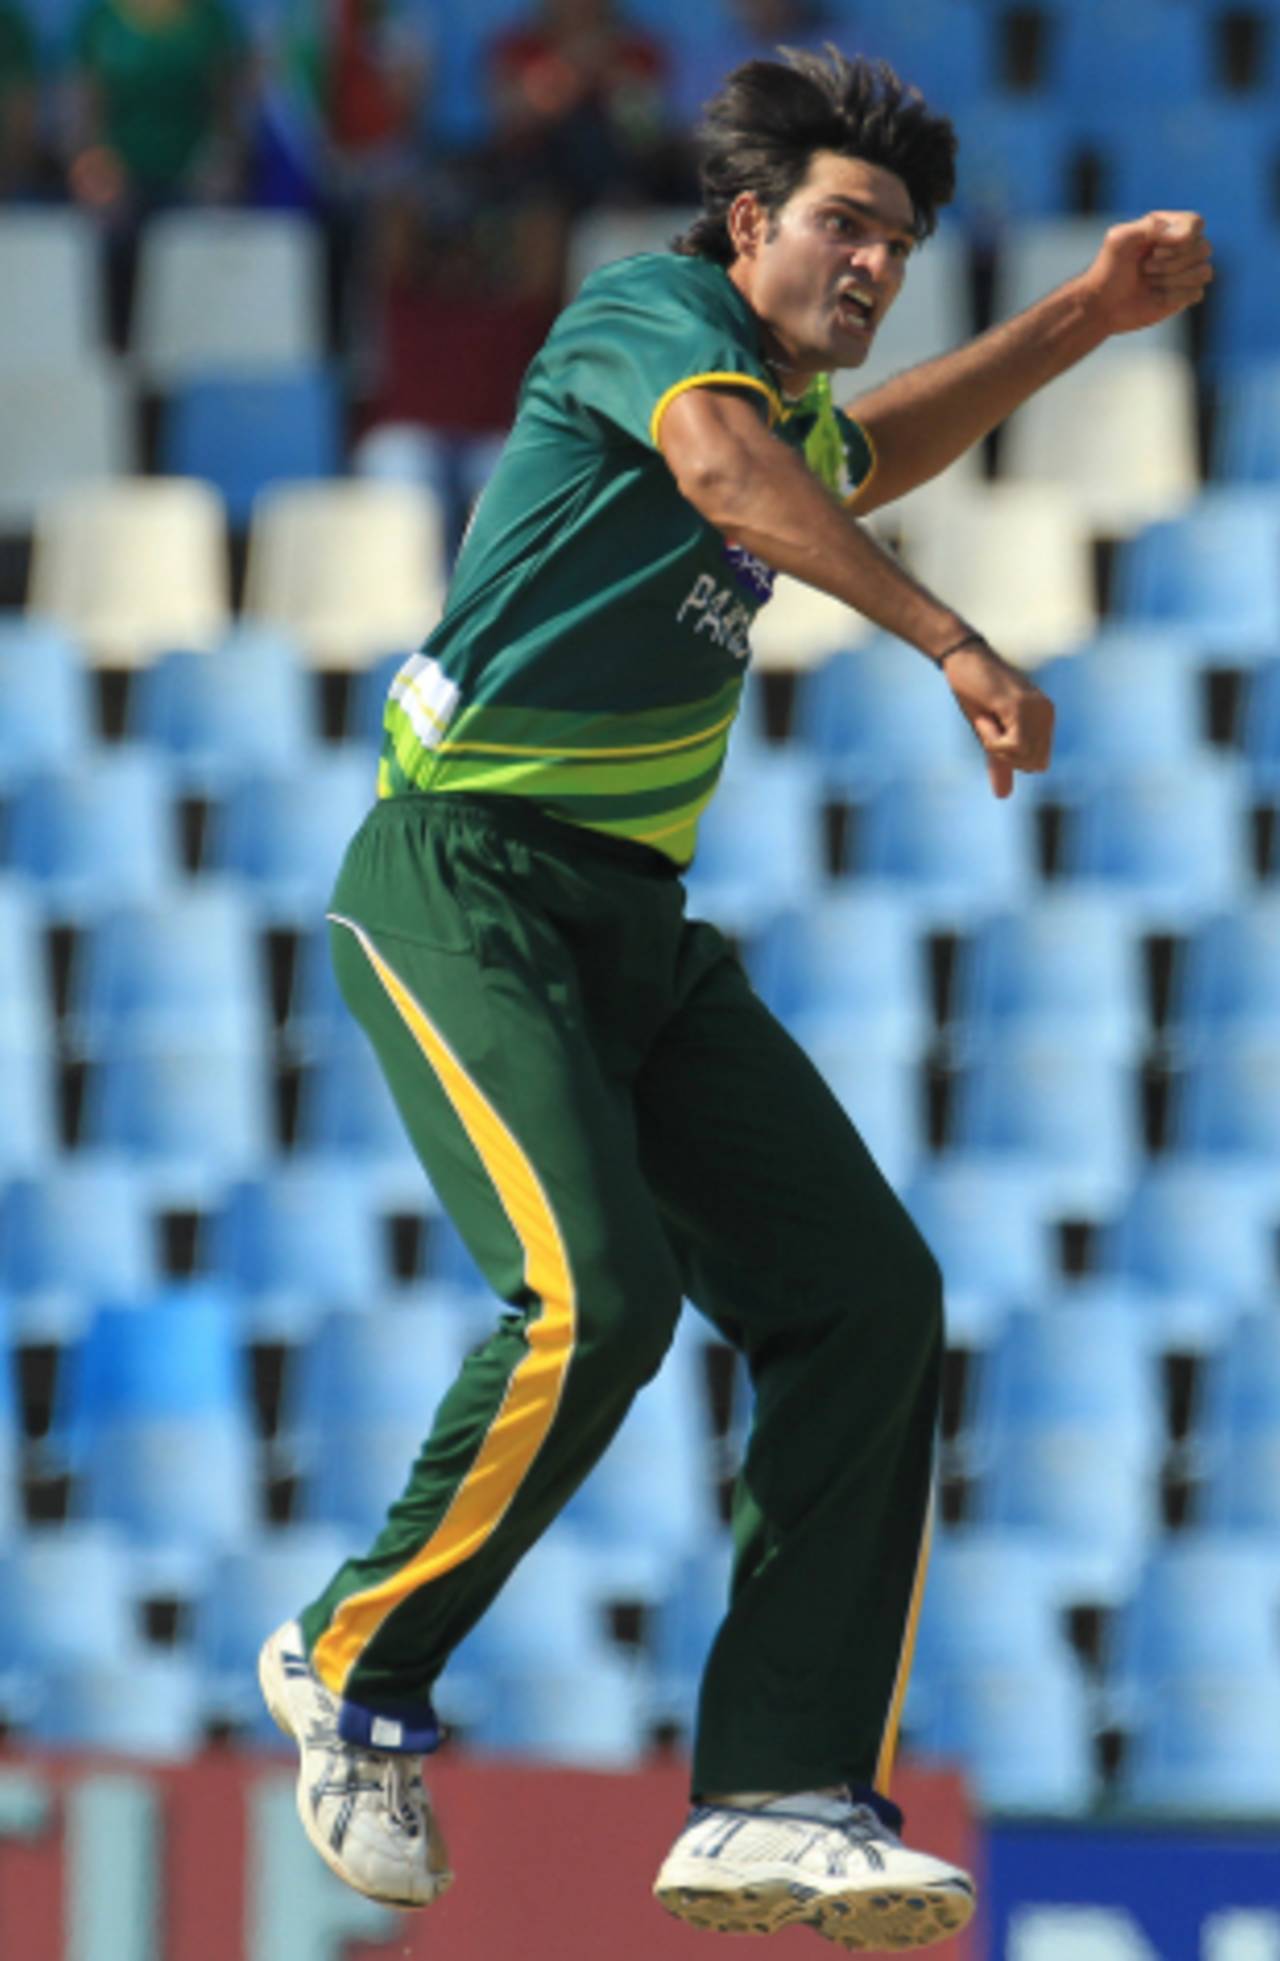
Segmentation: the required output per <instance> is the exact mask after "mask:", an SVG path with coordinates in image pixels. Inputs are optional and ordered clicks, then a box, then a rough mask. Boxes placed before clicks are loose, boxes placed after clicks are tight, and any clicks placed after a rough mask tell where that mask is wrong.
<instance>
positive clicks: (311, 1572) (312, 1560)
mask: <svg viewBox="0 0 1280 1961" xmlns="http://www.w3.org/2000/svg"><path fill="white" fill-rule="evenodd" d="M350 1550H351V1548H350V1545H349V1544H348V1543H347V1541H346V1540H345V1538H344V1536H343V1535H342V1533H340V1532H337V1531H334V1530H332V1529H330V1528H329V1527H326V1526H321V1525H291V1526H287V1527H277V1528H275V1529H273V1530H269V1531H266V1532H263V1533H262V1534H260V1535H259V1536H258V1537H256V1538H254V1539H252V1540H250V1541H249V1542H248V1544H246V1545H244V1546H242V1547H239V1548H238V1549H237V1550H236V1551H234V1552H227V1553H222V1554H220V1555H218V1556H217V1558H216V1559H215V1560H214V1561H213V1562H212V1563H211V1565H210V1568H209V1571H208V1574H207V1578H206V1584H205V1585H204V1587H203V1588H202V1589H201V1591H200V1593H199V1595H198V1597H197V1598H196V1600H195V1602H194V1610H195V1611H194V1655H195V1659H196V1660H197V1662H198V1663H199V1665H200V1669H201V1674H202V1677H203V1682H204V1694H205V1702H206V1707H207V1708H208V1710H209V1711H210V1713H211V1714H213V1715H214V1716H216V1717H218V1718H220V1719H221V1720H222V1721H224V1722H229V1723H232V1724H234V1725H235V1727H236V1729H237V1730H242V1731H244V1732H246V1733H247V1735H248V1737H249V1739H250V1740H251V1741H253V1742H255V1743H263V1744H271V1745H273V1746H274V1747H275V1748H276V1749H283V1748H284V1747H285V1741H284V1738H283V1737H282V1736H281V1734H280V1731H279V1730H278V1729H277V1728H276V1726H275V1724H274V1723H273V1722H272V1720H271V1717H270V1716H269V1715H268V1714H267V1711H266V1708H265V1706H264V1704H263V1701H262V1696H261V1692H260V1691H259V1688H258V1672H257V1662H258V1650H259V1649H260V1648H261V1646H262V1644H263V1642H264V1641H265V1640H266V1638H267V1636H268V1635H269V1634H271V1633H272V1632H273V1631H274V1630H275V1629H276V1628H277V1627H279V1626H280V1625H281V1624H282V1622H284V1621H289V1620H294V1619H296V1618H297V1615H298V1614H299V1613H300V1612H301V1610H302V1609H303V1608H304V1607H305V1606H306V1605H307V1604H308V1603H309V1602H310V1601H312V1600H314V1599H315V1597H316V1596H317V1594H319V1593H320V1592H321V1591H322V1589H323V1588H324V1587H325V1586H327V1585H328V1583H329V1581H330V1580H331V1579H332V1577H333V1575H334V1573H335V1572H336V1571H337V1569H338V1567H339V1566H340V1565H341V1563H342V1561H343V1559H345V1558H346V1556H347V1554H348V1553H349V1552H350Z"/></svg>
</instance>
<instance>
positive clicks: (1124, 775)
mask: <svg viewBox="0 0 1280 1961" xmlns="http://www.w3.org/2000/svg"><path fill="white" fill-rule="evenodd" d="M1062 872H1063V876H1064V877H1065V878H1066V879H1068V880H1070V881H1071V882H1072V883H1076V882H1082V883H1083V884H1084V885H1085V886H1086V887H1087V886H1088V885H1089V884H1090V883H1092V882H1094V881H1096V882H1098V883H1099V884H1101V886H1102V887H1103V889H1104V890H1108V891H1111V892H1113V893H1115V894H1117V895H1121V896H1123V897H1124V898H1125V899H1126V900H1127V901H1128V904H1129V906H1130V908H1131V910H1132V913H1133V918H1134V923H1135V925H1137V926H1141V927H1144V928H1145V929H1146V930H1147V931H1148V932H1166V933H1169V932H1172V933H1179V932H1189V931H1191V930H1193V929H1194V928H1195V927H1196V926H1197V925H1198V924H1199V923H1200V922H1201V921H1202V920H1204V919H1205V918H1207V917H1208V916H1209V915H1210V914H1211V913H1213V912H1216V911H1220V910H1222V909H1223V908H1224V907H1229V906H1232V905H1234V904H1236V903H1237V902H1238V901H1239V900H1240V899H1241V898H1242V897H1243V896H1244V895H1245V893H1246V892H1247V890H1248V887H1249V824H1248V784H1247V779H1246V776H1245V772H1244V769H1243V765H1242V764H1240V762H1239V761H1238V759H1237V758H1235V757H1230V758H1227V757H1224V758H1222V759H1219V758H1217V757H1211V758H1210V759H1209V760H1207V761H1204V762H1201V763H1199V764H1197V765H1196V766H1195V767H1194V768H1191V767H1188V766H1187V765H1186V764H1184V765H1183V766H1182V767H1180V768H1178V767H1174V766H1172V765H1169V766H1164V767H1159V768H1156V767H1152V768H1149V769H1143V770H1136V771H1132V772H1130V771H1127V770H1125V769H1124V768H1123V766H1117V768H1116V769H1115V770H1114V772H1113V773H1112V774H1111V775H1110V777H1109V778H1108V779H1107V780H1106V781H1105V782H1102V783H1098V784H1096V785H1095V786H1094V787H1093V788H1092V789H1091V790H1089V791H1087V792H1084V793H1082V794H1080V795H1079V796H1078V797H1076V798H1074V799H1073V800H1072V802H1071V806H1070V817H1069V821H1068V823H1067V825H1066V827H1065V835H1064V839H1063V847H1062Z"/></svg>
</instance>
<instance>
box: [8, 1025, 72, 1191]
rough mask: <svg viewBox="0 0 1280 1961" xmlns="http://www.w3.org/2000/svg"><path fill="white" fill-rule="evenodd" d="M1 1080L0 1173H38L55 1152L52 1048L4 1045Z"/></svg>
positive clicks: (54, 1082) (54, 1084) (56, 1135)
mask: <svg viewBox="0 0 1280 1961" xmlns="http://www.w3.org/2000/svg"><path fill="white" fill-rule="evenodd" d="M0 1081H3V1083H4V1122H3V1123H2V1124H0V1175H3V1176H5V1177H10V1178H12V1177H16V1176H19V1175H21V1174H22V1173H25V1172H38V1171H40V1170H42V1169H43V1168H44V1167H45V1166H46V1165H47V1164H49V1163H51V1162H52V1160H53V1158H54V1157H55V1155H56V1154H57V1151H58V1143H59V1139H58V1120H57V1106H56V1104H55V1101H54V1098H55V1092H56V1085H57V1075H56V1066H55V1058H54V1054H53V1050H52V1048H51V1047H46V1046H44V1045H43V1044H42V1045H40V1046H36V1047H28V1046H26V1045H25V1044H24V1045H22V1046H7V1045H6V1046H5V1047H4V1048H3V1049H0Z"/></svg>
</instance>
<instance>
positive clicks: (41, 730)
mask: <svg viewBox="0 0 1280 1961" xmlns="http://www.w3.org/2000/svg"><path fill="white" fill-rule="evenodd" d="M93 733H94V716H93V698H92V690H91V687H90V682H89V674H88V669H87V667H86V665H85V663H84V661H83V659H82V658H81V654H80V650H79V648H78V647H77V646H76V645H75V643H74V642H73V641H72V640H70V639H68V637H67V635H66V634H65V633H64V632H63V630H62V628H61V627H58V626H55V625H54V624H53V623H52V621H45V620H38V619H30V618H28V617H27V616H26V615H25V614H18V615H13V614H10V615H5V616H0V784H3V785H8V784H11V783H18V782H20V781H21V780H22V778H23V777H24V776H26V775H28V774H29V773H30V772H31V771H32V770H37V769H41V770H43V769H60V768H66V767H70V766H72V765H73V764H75V763H77V762H78V761H79V760H80V759H81V758H82V757H83V756H84V755H85V754H86V752H87V751H88V750H89V749H90V747H91V745H92V742H93Z"/></svg>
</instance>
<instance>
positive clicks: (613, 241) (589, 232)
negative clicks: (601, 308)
mask: <svg viewBox="0 0 1280 1961" xmlns="http://www.w3.org/2000/svg"><path fill="white" fill-rule="evenodd" d="M697 215H698V214H697V209H696V207H692V206H691V207H689V208H688V209H677V208H674V207H673V206H671V205H669V204H655V205H640V206H635V205H620V206H614V205H607V204H605V205H597V206H596V207H595V208H594V209H589V210H586V211H583V212H582V213H580V214H579V216H578V217H576V218H575V219H574V221H573V223H572V225H571V226H570V228H569V244H568V262H567V265H566V267H565V280H564V296H565V300H566V302H567V301H569V300H571V299H573V297H574V296H575V294H576V293H577V291H578V288H579V287H580V286H581V284H582V282H583V280H584V279H586V278H588V277H589V276H590V274H591V273H593V272H598V271H599V270H600V268H601V266H608V265H612V264H613V263H614V262H615V260H617V259H629V258H632V257H634V256H635V254H636V253H638V252H665V251H666V250H667V248H668V246H669V245H670V243H671V241H672V239H673V238H674V237H675V236H676V234H677V232H681V231H683V230H684V228H685V226H686V225H688V224H691V223H692V221H693V219H694V218H696V217H697Z"/></svg>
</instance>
